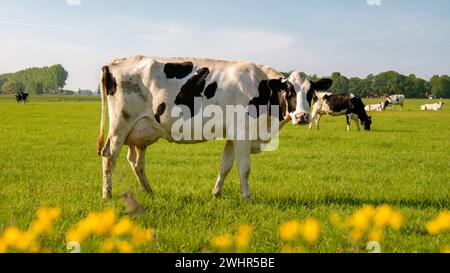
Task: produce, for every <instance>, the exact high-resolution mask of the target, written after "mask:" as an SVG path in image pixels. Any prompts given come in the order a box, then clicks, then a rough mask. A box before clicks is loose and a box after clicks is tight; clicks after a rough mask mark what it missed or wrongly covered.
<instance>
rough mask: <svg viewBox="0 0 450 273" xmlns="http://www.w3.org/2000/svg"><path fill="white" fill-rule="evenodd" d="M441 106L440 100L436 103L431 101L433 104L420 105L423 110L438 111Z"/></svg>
mask: <svg viewBox="0 0 450 273" xmlns="http://www.w3.org/2000/svg"><path fill="white" fill-rule="evenodd" d="M443 107H444V103H443V102H442V101H440V102H438V103H433V104H424V105H422V106H421V107H420V109H422V110H423V111H426V110H433V111H439V110H442V109H443Z"/></svg>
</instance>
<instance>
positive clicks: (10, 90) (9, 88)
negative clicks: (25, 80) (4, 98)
mask: <svg viewBox="0 0 450 273" xmlns="http://www.w3.org/2000/svg"><path fill="white" fill-rule="evenodd" d="M2 90H3V93H4V94H17V93H19V92H23V91H25V87H24V86H23V84H22V83H20V82H16V81H11V80H7V81H6V82H5V83H4V84H3V85H2Z"/></svg>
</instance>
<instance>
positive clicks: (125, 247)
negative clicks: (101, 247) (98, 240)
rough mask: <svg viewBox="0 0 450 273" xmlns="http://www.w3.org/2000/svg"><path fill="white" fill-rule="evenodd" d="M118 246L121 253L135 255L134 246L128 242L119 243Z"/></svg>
mask: <svg viewBox="0 0 450 273" xmlns="http://www.w3.org/2000/svg"><path fill="white" fill-rule="evenodd" d="M116 246H117V250H119V252H120V253H133V251H134V248H133V245H132V244H130V243H129V242H126V241H119V242H117V243H116Z"/></svg>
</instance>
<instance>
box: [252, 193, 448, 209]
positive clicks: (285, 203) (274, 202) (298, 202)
mask: <svg viewBox="0 0 450 273" xmlns="http://www.w3.org/2000/svg"><path fill="white" fill-rule="evenodd" d="M254 202H255V203H259V204H265V205H269V206H276V207H278V208H280V209H287V208H292V207H300V206H303V207H309V208H314V207H318V206H332V205H339V206H350V207H361V206H364V205H373V206H379V205H382V204H389V205H392V206H398V207H410V208H416V209H426V208H433V209H445V208H448V206H449V200H447V199H437V200H430V199H423V200H422V199H387V198H377V199H373V198H360V197H353V196H338V197H337V196H328V195H325V196H323V197H315V198H305V197H297V196H282V197H279V196H278V197H269V198H267V197H264V198H263V197H261V198H255V200H254Z"/></svg>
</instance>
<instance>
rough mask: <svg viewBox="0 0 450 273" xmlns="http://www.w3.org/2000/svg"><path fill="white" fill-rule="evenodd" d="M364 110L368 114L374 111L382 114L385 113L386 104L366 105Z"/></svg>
mask: <svg viewBox="0 0 450 273" xmlns="http://www.w3.org/2000/svg"><path fill="white" fill-rule="evenodd" d="M364 110H366V112H372V111H378V112H382V111H384V103H379V104H369V105H366V107H364Z"/></svg>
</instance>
